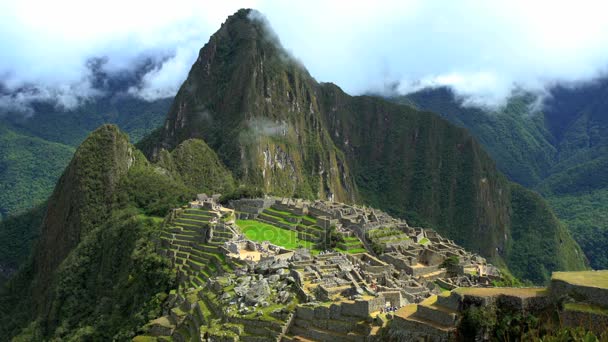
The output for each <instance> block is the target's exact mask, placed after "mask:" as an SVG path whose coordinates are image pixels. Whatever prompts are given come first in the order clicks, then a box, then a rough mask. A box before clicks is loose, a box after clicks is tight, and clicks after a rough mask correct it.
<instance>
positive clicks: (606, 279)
mask: <svg viewBox="0 0 608 342" xmlns="http://www.w3.org/2000/svg"><path fill="white" fill-rule="evenodd" d="M551 278H552V279H554V280H561V281H565V282H566V283H570V284H574V285H580V286H589V287H599V288H603V289H608V270H602V271H578V272H553V276H552V277H551Z"/></svg>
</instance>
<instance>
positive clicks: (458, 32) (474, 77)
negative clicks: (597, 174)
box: [0, 0, 608, 106]
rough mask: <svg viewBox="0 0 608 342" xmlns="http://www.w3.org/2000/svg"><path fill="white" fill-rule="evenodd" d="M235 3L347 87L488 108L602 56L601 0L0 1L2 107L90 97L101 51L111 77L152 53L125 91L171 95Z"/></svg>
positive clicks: (312, 67) (319, 74)
mask: <svg viewBox="0 0 608 342" xmlns="http://www.w3.org/2000/svg"><path fill="white" fill-rule="evenodd" d="M242 7H249V8H257V9H258V10H259V11H260V12H261V13H263V14H264V15H265V16H266V17H267V18H268V21H269V22H270V23H271V25H272V27H273V28H274V30H275V31H276V33H277V35H278V37H279V38H280V41H281V42H282V43H283V45H284V46H285V47H286V48H287V49H288V50H289V51H290V53H291V54H293V55H294V56H296V57H297V58H298V59H299V60H300V61H301V62H302V63H303V64H304V65H305V66H306V67H307V68H308V69H309V71H310V73H311V74H312V75H313V76H314V77H315V78H317V79H318V80H319V81H323V82H328V81H329V82H334V83H336V84H338V85H339V86H341V87H343V88H344V89H345V90H346V91H347V92H349V93H351V94H359V93H364V92H368V91H376V92H378V91H384V90H386V87H387V85H394V84H398V86H397V87H396V88H394V87H392V88H391V89H393V90H394V89H396V90H397V91H399V92H401V93H407V92H410V91H413V90H417V89H420V88H421V87H427V86H431V87H434V86H449V87H451V88H453V89H454V90H455V92H456V93H457V94H458V95H459V96H460V97H462V98H463V99H464V101H465V102H466V103H470V104H484V105H496V104H500V103H502V102H503V101H504V99H505V98H506V97H507V96H509V94H510V93H511V91H512V90H513V89H515V88H524V89H527V90H530V91H533V92H538V93H542V92H543V91H544V89H545V88H546V86H547V85H548V84H554V83H555V82H566V83H570V84H572V83H576V82H580V81H585V80H590V79H593V78H594V77H597V75H599V74H600V73H601V72H603V71H605V69H606V68H605V67H606V65H607V63H608V21H606V20H605V19H604V13H607V12H608V4H607V3H604V2H599V1H597V2H595V1H593V2H592V1H578V2H554V1H551V2H549V1H534V2H530V1H520V0H513V1H504V2H502V1H500V2H499V1H492V2H481V1H473V0H465V1H458V2H455V1H423V0H406V1H392V0H386V1H382V2H357V1H353V2H348V3H346V2H343V1H332V2H329V1H321V0H311V1H306V2H291V1H290V2H284V1H265V0H259V1H236V2H230V3H218V2H211V1H194V0H185V1H177V2H176V3H168V2H165V3H150V2H148V1H143V0H135V1H129V2H124V1H120V2H119V1H116V0H108V1H106V2H103V3H96V7H95V8H91V4H90V3H87V2H75V1H70V0H58V1H54V2H49V3H44V2H39V1H34V0H24V1H19V2H4V3H0V13H2V19H3V20H0V42H2V43H0V44H1V48H2V49H1V51H3V56H2V58H0V81H1V82H2V85H3V87H4V89H3V91H2V92H1V94H2V95H0V103H3V104H4V105H5V106H9V105H15V106H19V105H23V104H26V103H27V101H28V99H39V98H54V99H56V100H57V103H58V104H60V105H65V106H70V105H74V103H78V100H79V99H81V98H86V97H89V96H95V95H96V94H98V90H99V89H98V87H97V86H98V85H97V84H95V83H91V77H90V68H88V67H87V61H89V60H90V59H91V58H94V57H100V56H105V57H106V58H107V60H106V62H105V63H104V64H103V68H104V71H105V72H107V73H110V74H112V73H114V74H120V73H128V72H129V71H132V70H133V69H134V68H137V66H138V65H140V64H141V60H142V58H144V57H145V58H148V59H150V60H153V61H155V62H156V63H155V64H154V67H152V68H149V69H147V71H146V73H145V74H138V75H137V76H138V77H139V78H138V80H139V82H138V83H137V84H133V85H132V86H130V88H129V89H127V90H125V92H128V93H130V94H133V95H136V96H139V97H142V98H144V99H148V100H152V99H156V98H161V97H170V96H173V95H174V94H175V92H176V91H177V89H178V87H179V86H180V84H181V83H182V82H183V80H184V79H185V78H186V77H187V73H188V70H189V69H190V66H191V65H192V63H193V62H194V61H195V59H196V56H197V53H198V50H199V49H200V48H201V47H202V46H203V45H204V43H206V42H207V41H208V39H209V36H210V35H211V34H212V33H213V32H215V31H216V30H217V29H218V28H219V26H220V24H221V23H222V22H223V21H224V20H225V18H226V17H227V16H228V15H230V14H232V13H234V12H235V11H236V10H238V9H239V8H242ZM32 8H36V10H35V11H33V10H32ZM135 14H136V15H135ZM138 63H140V64H138ZM23 89H30V90H31V89H35V91H33V90H32V91H29V92H28V91H23ZM18 90H21V92H20V95H15V92H18ZM7 94H9V95H7ZM11 94H12V95H11Z"/></svg>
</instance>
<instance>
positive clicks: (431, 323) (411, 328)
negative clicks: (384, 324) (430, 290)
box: [392, 292, 461, 341]
mask: <svg viewBox="0 0 608 342" xmlns="http://www.w3.org/2000/svg"><path fill="white" fill-rule="evenodd" d="M460 298H461V297H460V296H459V295H458V294H456V293H451V292H445V293H442V294H440V295H436V296H431V297H429V298H427V299H426V300H424V301H422V302H421V303H419V304H409V305H406V306H404V307H402V308H401V309H399V310H397V312H396V313H395V318H394V321H393V322H392V323H393V324H395V325H396V326H398V327H399V330H400V331H402V332H406V333H407V334H408V336H407V338H409V339H411V340H418V339H421V338H422V339H424V340H425V341H450V340H451V339H452V338H453V337H454V336H455V334H456V329H457V326H458V322H459V319H460V315H459V312H458V309H459V307H460Z"/></svg>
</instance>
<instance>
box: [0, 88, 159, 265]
mask: <svg viewBox="0 0 608 342" xmlns="http://www.w3.org/2000/svg"><path fill="white" fill-rule="evenodd" d="M169 104H170V100H168V99H163V100H157V101H153V102H148V101H144V100H140V99H136V98H134V97H130V96H125V95H116V96H113V95H111V94H110V95H108V96H105V97H99V98H94V99H91V100H89V101H87V102H85V103H84V104H83V105H82V106H80V107H77V108H76V109H73V110H61V109H58V108H56V107H55V106H54V105H53V104H50V103H37V104H34V105H33V110H34V112H33V113H30V114H28V115H25V114H22V113H3V115H1V116H0V190H1V191H0V221H1V220H5V219H7V220H10V221H11V222H9V223H7V224H3V223H0V237H2V238H1V239H0V251H3V252H0V268H2V267H5V268H8V269H9V270H14V269H15V268H16V267H17V266H19V265H20V264H21V263H22V262H24V261H25V259H24V258H17V259H15V257H16V256H27V255H28V254H29V247H30V245H31V242H32V238H33V236H35V235H36V234H37V231H38V228H39V226H40V220H39V221H38V223H37V224H28V225H19V226H17V225H15V224H14V222H23V221H24V220H26V221H27V220H29V218H28V216H29V213H28V212H27V210H29V209H30V208H33V207H35V206H37V205H40V204H41V203H43V202H44V201H46V200H47V198H48V197H49V196H50V195H51V192H52V191H53V187H54V186H55V184H56V183H57V180H58V179H59V177H60V176H61V172H62V171H63V170H64V168H65V167H66V166H67V165H68V163H69V161H70V158H71V157H72V155H73V153H74V150H75V146H77V145H78V144H80V142H81V141H82V140H83V139H84V138H85V137H86V136H87V135H88V134H89V133H90V132H91V131H92V130H94V129H95V128H97V127H98V126H99V125H101V124H103V123H108V122H110V123H117V124H118V125H119V126H120V127H121V129H123V130H125V131H126V132H128V133H129V135H130V137H131V139H132V141H137V140H139V139H141V137H143V135H144V134H147V133H149V132H150V131H152V130H153V129H155V128H156V127H158V126H160V125H161V124H162V118H163V117H164V116H165V115H166V112H167V110H168V107H169ZM22 213H23V215H20V214H22ZM10 215H13V216H14V215H16V216H17V217H10ZM34 216H36V217H37V216H40V215H34ZM0 273H2V272H0Z"/></svg>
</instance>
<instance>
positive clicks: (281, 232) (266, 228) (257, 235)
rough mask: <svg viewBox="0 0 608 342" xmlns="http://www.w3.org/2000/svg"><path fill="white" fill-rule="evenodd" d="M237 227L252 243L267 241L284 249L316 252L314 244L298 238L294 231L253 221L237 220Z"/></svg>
mask: <svg viewBox="0 0 608 342" xmlns="http://www.w3.org/2000/svg"><path fill="white" fill-rule="evenodd" d="M236 224H237V226H239V228H240V229H241V231H242V232H243V233H244V234H245V235H246V236H247V238H248V239H250V240H252V241H258V242H263V241H268V242H270V243H272V244H274V245H277V246H281V247H284V248H286V249H292V250H293V249H296V248H301V247H304V248H308V249H311V250H313V251H317V250H316V249H315V248H314V247H315V246H314V243H313V242H310V241H306V240H302V239H299V238H298V233H297V232H296V231H295V230H287V229H283V228H279V227H275V226H272V225H270V224H266V223H262V222H259V221H254V220H237V221H236Z"/></svg>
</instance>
